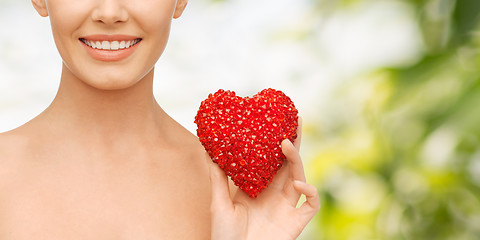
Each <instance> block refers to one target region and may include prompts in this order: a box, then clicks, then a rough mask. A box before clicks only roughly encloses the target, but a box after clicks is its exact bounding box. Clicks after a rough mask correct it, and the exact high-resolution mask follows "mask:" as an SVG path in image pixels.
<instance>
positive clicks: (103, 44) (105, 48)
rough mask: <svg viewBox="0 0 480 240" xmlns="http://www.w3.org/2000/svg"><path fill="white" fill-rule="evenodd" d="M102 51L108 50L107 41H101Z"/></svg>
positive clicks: (108, 43) (108, 44)
mask: <svg viewBox="0 0 480 240" xmlns="http://www.w3.org/2000/svg"><path fill="white" fill-rule="evenodd" d="M102 49H103V50H110V42H108V41H103V42H102Z"/></svg>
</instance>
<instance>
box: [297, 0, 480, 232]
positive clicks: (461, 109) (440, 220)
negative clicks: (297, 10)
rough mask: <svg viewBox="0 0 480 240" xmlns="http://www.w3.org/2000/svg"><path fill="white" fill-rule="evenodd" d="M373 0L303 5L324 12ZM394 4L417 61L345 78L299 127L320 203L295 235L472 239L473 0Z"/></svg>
mask: <svg viewBox="0 0 480 240" xmlns="http://www.w3.org/2000/svg"><path fill="white" fill-rule="evenodd" d="M379 2H380V1H363V0H350V1H346V0H345V1H311V4H312V11H318V17H319V18H324V17H325V15H328V14H331V13H332V12H336V11H348V9H352V8H355V6H358V5H359V4H369V5H370V6H372V7H373V5H375V4H378V3H379ZM403 3H404V4H408V5H409V6H410V7H411V9H412V10H413V13H414V14H412V15H411V17H412V19H413V20H414V22H415V23H416V24H417V26H418V29H419V31H420V33H421V40H422V48H421V50H420V51H419V52H418V53H419V56H418V58H417V59H415V60H414V61H410V62H406V63H403V64H399V65H397V66H382V67H378V68H375V69H370V70H369V71H364V72H362V73H360V74H358V75H356V76H353V77H351V78H349V79H347V80H346V81H345V82H343V83H342V84H340V85H339V86H338V87H337V88H336V90H335V91H334V93H333V94H332V102H336V103H335V105H336V106H340V107H337V108H334V109H331V112H321V113H318V114H321V115H322V116H327V117H322V118H319V120H318V121H309V122H308V124H307V126H306V128H305V135H306V138H308V139H310V141H314V142H316V144H317V147H316V148H315V154H314V155H313V156H312V159H311V161H309V162H308V164H307V171H308V176H309V180H310V182H312V183H314V184H315V185H316V186H317V187H318V188H319V191H320V195H321V197H322V200H321V202H322V205H323V206H322V209H321V210H320V213H319V214H318V216H317V217H315V219H314V222H313V227H312V228H311V229H310V232H309V233H308V235H307V234H305V235H304V239H332V240H334V239H335V240H343V239H345V240H347V239H348V240H361V239H365V240H367V239H391V240H396V239H399V240H400V239H412V240H413V239H419V240H420V239H422V240H423V239H452V240H473V239H480V147H479V146H480V145H479V143H480V108H479V106H480V81H479V77H480V68H479V66H480V65H479V63H480V58H479V55H478V53H479V44H480V35H479V33H480V32H479V31H478V30H479V27H480V26H479V23H480V21H479V20H480V18H479V17H480V1H478V0H457V1H455V0H425V1H422V0H417V1H415V0H411V1H403ZM319 21H320V20H319ZM311 31H312V32H315V31H316V29H314V28H312V29H311ZM307 39H308V37H306V38H304V39H303V40H302V41H307ZM352 41H355V39H352ZM370 50H371V51H375V49H370ZM307 161H308V160H307Z"/></svg>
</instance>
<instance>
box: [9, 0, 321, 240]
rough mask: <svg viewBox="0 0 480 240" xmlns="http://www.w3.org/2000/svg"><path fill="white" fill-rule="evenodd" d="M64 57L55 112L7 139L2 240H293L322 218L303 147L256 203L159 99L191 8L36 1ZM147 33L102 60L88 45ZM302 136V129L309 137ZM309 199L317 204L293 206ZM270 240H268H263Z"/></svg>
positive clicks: (158, 0)
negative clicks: (91, 38)
mask: <svg viewBox="0 0 480 240" xmlns="http://www.w3.org/2000/svg"><path fill="white" fill-rule="evenodd" d="M32 3H33V6H34V7H35V9H36V10H37V12H38V13H39V14H40V15H41V16H44V17H46V16H49V17H50V21H51V26H52V33H53V36H54V39H55V44H56V45H57V49H58V51H59V53H60V55H61V57H62V59H63V63H62V64H63V66H62V75H61V82H60V86H59V89H58V93H57V96H56V97H55V99H54V100H53V102H52V104H51V105H50V106H49V107H48V108H47V109H46V110H45V111H44V112H43V113H41V114H40V115H39V116H37V117H36V118H34V119H33V120H31V121H30V122H28V123H26V124H25V125H23V126H21V127H19V128H17V129H14V130H12V131H9V132H6V133H1V134H0V212H1V213H2V214H1V215H0V239H18V240H22V239H32V236H34V237H35V239H295V238H296V237H297V236H298V235H299V234H300V232H301V231H302V230H303V228H304V227H305V225H306V224H307V223H308V222H309V221H310V220H311V218H312V217H313V216H314V215H315V213H316V212H317V211H318V208H319V203H318V194H317V191H316V189H315V188H314V187H313V186H311V185H308V184H306V183H305V176H304V173H303V167H302V163H301V159H300V156H299V154H298V151H299V145H300V140H297V141H296V142H295V147H294V146H293V145H291V144H290V143H289V142H288V141H284V142H283V143H282V150H283V151H284V153H285V155H286V156H287V163H286V164H285V167H283V168H282V169H281V170H280V172H279V173H278V175H277V176H276V177H275V179H274V182H273V183H272V185H271V186H270V187H269V188H268V189H267V190H265V191H264V193H262V194H261V195H260V196H259V197H258V198H257V199H256V200H252V199H249V198H248V197H247V195H246V194H244V193H243V192H241V191H236V189H235V188H234V187H233V186H229V185H231V183H229V182H228V180H227V178H226V176H225V174H224V173H223V172H222V171H221V170H219V168H218V167H217V166H216V165H214V164H212V162H211V160H210V159H208V158H206V157H205V151H204V149H203V147H202V146H201V144H200V143H199V141H198V139H197V138H196V136H194V135H192V134H191V133H190V132H188V131H187V130H185V129H184V128H183V127H182V126H180V125H179V124H178V123H177V122H176V121H175V120H174V119H172V118H171V117H170V116H168V114H167V113H166V112H164V111H163V109H162V108H161V107H160V106H159V105H158V103H157V102H156V101H155V99H154V97H153V90H152V89H153V73H154V64H155V63H156V61H157V60H158V58H159V57H160V56H161V54H162V52H163V50H164V49H165V46H166V43H167V40H168V34H169V31H170V23H171V20H172V18H178V17H180V16H181V14H182V12H183V10H184V8H185V6H186V4H187V0H139V1H127V0H83V1H65V0H32ZM88 34H129V35H134V36H137V37H141V38H142V41H141V42H140V43H139V45H138V47H137V49H136V50H135V52H134V54H132V55H131V56H129V57H128V58H126V59H123V60H121V61H116V62H103V61H98V60H95V59H93V58H92V57H91V56H89V55H88V54H87V53H86V52H85V51H84V49H83V48H84V47H83V46H82V45H81V43H79V40H78V38H79V37H82V36H84V35H88ZM299 133H300V132H299ZM300 194H305V195H306V196H307V202H306V203H304V205H302V207H300V208H295V205H296V203H297V202H298V198H299V196H300ZM259 237H260V238H259Z"/></svg>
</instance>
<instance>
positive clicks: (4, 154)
mask: <svg viewBox="0 0 480 240" xmlns="http://www.w3.org/2000/svg"><path fill="white" fill-rule="evenodd" d="M28 139H29V137H28V136H26V135H25V134H23V133H22V131H20V130H11V131H8V132H3V133H0V164H2V163H5V162H9V161H10V160H12V159H13V158H17V157H19V156H21V155H22V150H25V149H26V148H27V145H28V142H29V141H28Z"/></svg>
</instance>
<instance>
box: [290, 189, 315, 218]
mask: <svg viewBox="0 0 480 240" xmlns="http://www.w3.org/2000/svg"><path fill="white" fill-rule="evenodd" d="M293 187H294V188H295V190H297V191H298V193H301V194H303V195H305V197H306V198H307V201H305V202H304V203H303V204H302V205H301V206H300V207H299V208H298V211H299V212H300V213H301V214H302V215H303V216H304V217H305V221H307V222H308V221H310V220H311V219H312V218H313V216H315V214H316V213H317V212H318V210H320V200H319V197H318V191H317V189H316V188H315V187H314V186H313V185H310V184H307V183H305V182H301V181H294V182H293Z"/></svg>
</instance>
